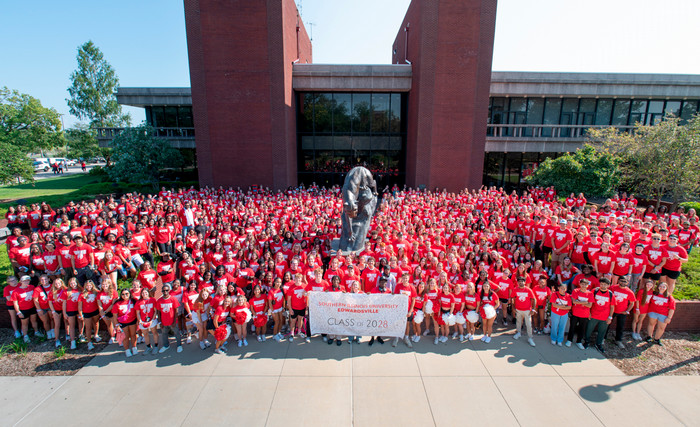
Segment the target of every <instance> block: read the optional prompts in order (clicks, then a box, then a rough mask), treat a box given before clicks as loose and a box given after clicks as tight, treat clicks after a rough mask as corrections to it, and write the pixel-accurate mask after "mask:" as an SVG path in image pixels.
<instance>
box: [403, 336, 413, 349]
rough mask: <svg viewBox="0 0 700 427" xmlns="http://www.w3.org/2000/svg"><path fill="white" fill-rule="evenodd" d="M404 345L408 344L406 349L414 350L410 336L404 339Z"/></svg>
mask: <svg viewBox="0 0 700 427" xmlns="http://www.w3.org/2000/svg"><path fill="white" fill-rule="evenodd" d="M403 343H404V344H406V347H408V348H413V344H411V340H410V339H408V335H407V336H405V337H403Z"/></svg>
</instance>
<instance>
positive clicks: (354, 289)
mask: <svg viewBox="0 0 700 427" xmlns="http://www.w3.org/2000/svg"><path fill="white" fill-rule="evenodd" d="M350 292H351V293H353V294H364V292H363V291H362V285H360V282H358V281H357V280H356V281H354V282H352V285H350ZM353 341H354V342H355V343H358V344H359V343H360V337H357V336H349V337H348V344H352V343H353Z"/></svg>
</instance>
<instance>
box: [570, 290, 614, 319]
mask: <svg viewBox="0 0 700 427" xmlns="http://www.w3.org/2000/svg"><path fill="white" fill-rule="evenodd" d="M571 301H572V303H573V302H574V301H578V302H584V303H590V302H593V292H591V291H588V290H586V291H582V290H581V289H580V288H576V289H574V291H573V292H571ZM571 314H572V315H574V316H576V317H583V318H586V319H587V318H588V316H590V315H591V309H590V307H586V306H585V305H583V304H572V306H571ZM606 318H607V316H606Z"/></svg>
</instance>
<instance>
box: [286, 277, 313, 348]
mask: <svg viewBox="0 0 700 427" xmlns="http://www.w3.org/2000/svg"><path fill="white" fill-rule="evenodd" d="M303 281H304V275H303V274H301V273H297V274H295V275H294V284H293V285H292V286H290V287H289V291H288V293H287V309H288V310H289V316H290V317H291V321H290V322H289V323H290V324H289V342H292V341H294V336H295V335H296V334H297V332H298V333H299V335H300V336H301V338H302V339H303V340H304V341H306V342H311V339H309V337H308V336H306V334H305V333H304V332H302V331H304V320H305V319H306V316H307V315H308V314H309V307H308V300H307V293H306V287H305V286H304V282H303Z"/></svg>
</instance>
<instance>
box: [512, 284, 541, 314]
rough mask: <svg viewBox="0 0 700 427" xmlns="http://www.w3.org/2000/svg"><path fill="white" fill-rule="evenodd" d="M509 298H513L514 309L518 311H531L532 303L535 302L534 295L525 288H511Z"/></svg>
mask: <svg viewBox="0 0 700 427" xmlns="http://www.w3.org/2000/svg"><path fill="white" fill-rule="evenodd" d="M510 296H511V298H513V305H514V306H515V309H516V310H520V311H530V310H531V309H532V301H536V298H535V293H534V292H532V289H530V288H528V287H527V286H523V287H522V288H521V287H519V286H518V287H517V288H513V289H512V290H511V292H510Z"/></svg>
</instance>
